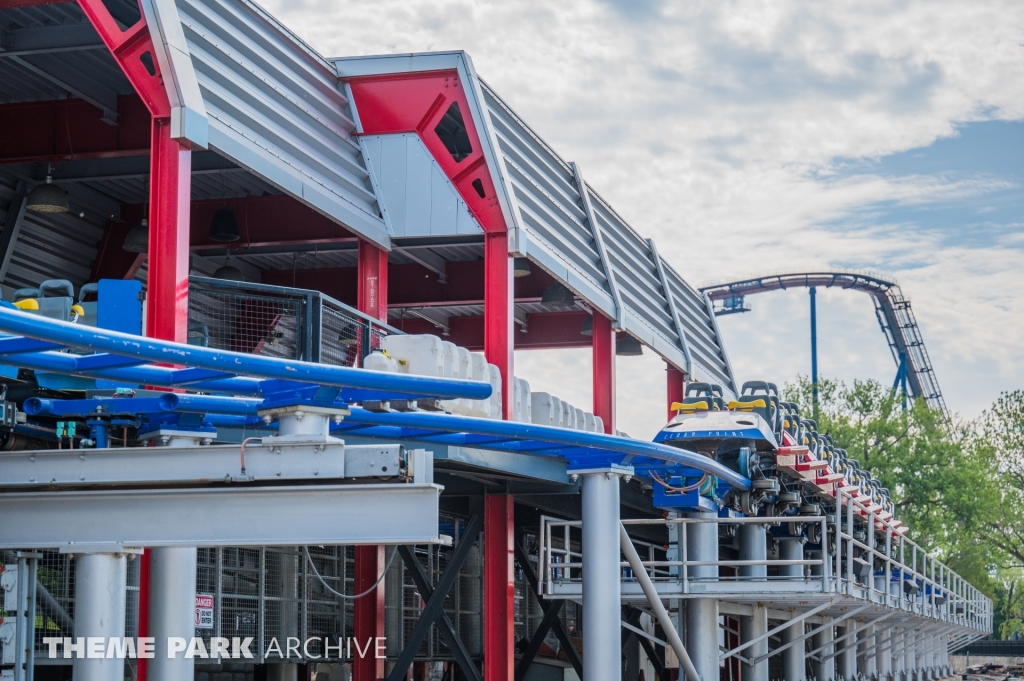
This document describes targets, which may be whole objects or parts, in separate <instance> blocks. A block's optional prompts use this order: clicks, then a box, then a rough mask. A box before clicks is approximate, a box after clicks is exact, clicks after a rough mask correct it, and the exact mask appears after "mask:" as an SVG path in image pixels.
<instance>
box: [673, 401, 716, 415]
mask: <svg viewBox="0 0 1024 681" xmlns="http://www.w3.org/2000/svg"><path fill="white" fill-rule="evenodd" d="M670 408H671V409H672V411H682V412H686V413H688V414H690V413H693V412H695V411H707V410H708V403H707V402H691V403H689V404H683V403H682V402H673V403H672V406H671V407H670Z"/></svg>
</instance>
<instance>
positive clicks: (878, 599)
mask: <svg viewBox="0 0 1024 681" xmlns="http://www.w3.org/2000/svg"><path fill="white" fill-rule="evenodd" d="M838 495H839V496H838V498H839V502H840V509H841V511H842V513H841V514H837V516H831V515H818V516H792V517H789V516H779V517H774V518H757V517H754V518H717V517H714V518H708V519H703V518H665V519H660V518H655V519H632V520H623V521H622V524H623V525H625V526H626V527H627V528H628V527H630V526H641V525H662V526H665V525H676V526H677V527H678V528H679V530H680V536H679V541H678V546H679V552H680V555H679V556H678V557H677V558H676V559H670V558H668V557H667V556H666V558H665V559H658V558H655V557H654V556H652V557H651V558H650V559H648V560H642V561H641V562H642V564H643V565H644V566H645V568H647V570H648V573H649V576H650V578H651V580H652V582H654V583H656V584H665V583H667V582H676V581H678V582H681V583H682V593H683V594H684V595H686V594H690V593H691V590H690V586H691V583H698V582H700V583H705V584H706V583H708V582H722V583H734V584H735V583H740V582H749V581H751V580H752V579H754V578H750V577H742V576H732V575H728V576H726V575H723V576H718V577H713V578H690V576H689V569H690V568H695V567H710V566H718V567H741V566H744V567H745V566H754V565H761V566H764V567H766V568H768V567H781V566H793V565H804V566H810V567H812V568H815V567H817V568H819V569H820V573H818V574H810V575H808V574H806V572H805V574H804V575H802V576H799V577H796V576H770V577H757V578H756V581H759V582H769V583H780V582H789V583H803V584H807V585H808V587H809V588H810V585H811V584H812V583H815V584H817V586H816V587H814V588H813V589H812V591H813V592H815V593H832V594H837V595H845V596H851V597H855V598H860V599H864V600H868V601H870V602H872V603H876V604H880V605H885V606H887V607H889V608H892V609H894V610H899V611H903V612H906V613H908V614H911V615H915V616H919V617H927V618H930V619H933V620H937V621H939V622H941V623H946V624H950V625H955V626H961V627H967V628H971V629H975V630H979V631H987V630H988V629H990V628H991V621H992V603H991V600H989V599H988V598H987V597H985V596H984V595H983V594H981V592H980V591H978V590H977V589H976V588H975V587H973V586H971V585H970V584H968V583H967V582H966V581H965V580H964V579H963V578H962V577H960V576H959V575H957V574H956V573H955V572H953V571H952V570H950V569H949V567H948V566H946V565H945V564H943V563H941V562H940V561H939V560H937V559H936V558H934V557H932V556H931V555H929V554H928V553H927V552H926V551H924V550H923V549H922V548H921V547H920V546H918V545H917V544H915V543H914V542H912V541H910V540H909V539H907V538H905V537H903V536H902V535H900V534H898V533H896V532H895V529H896V527H895V526H894V525H893V523H891V522H889V521H888V520H886V521H879V520H878V518H877V516H876V515H875V514H874V513H872V512H869V507H868V506H866V505H865V504H863V503H861V502H859V501H858V500H856V499H855V498H854V497H853V496H852V495H850V494H848V493H846V492H842V491H839V492H838ZM858 510H859V511H860V512H861V513H862V514H863V516H864V517H865V519H866V521H867V524H868V527H869V528H871V529H870V530H869V531H871V532H874V531H875V529H876V527H877V525H878V524H881V526H882V527H883V528H884V531H885V532H886V539H885V542H884V548H878V547H875V546H873V545H869V544H868V543H865V542H864V541H861V540H860V539H858V538H857V537H856V536H854V534H853V533H852V532H851V531H850V529H851V528H854V526H855V523H854V514H855V512H857V511H858ZM843 516H845V519H844V518H843ZM792 522H800V523H819V524H820V529H821V536H822V537H823V538H824V537H828V536H830V532H831V533H832V536H834V538H835V541H833V542H832V551H831V552H829V551H826V550H823V551H822V552H821V555H820V557H816V558H806V559H800V560H795V559H794V560H786V559H765V560H729V559H722V560H715V561H708V560H689V559H688V557H687V547H686V544H687V542H686V533H687V532H686V530H687V527H688V526H689V525H693V524H701V523H714V524H716V525H720V524H727V525H740V524H749V523H753V524H760V525H776V526H777V525H781V524H783V523H792ZM582 524H583V523H582V521H580V520H560V519H556V518H551V517H548V516H542V518H541V525H540V537H541V541H540V542H539V543H540V555H539V556H538V558H539V563H538V564H539V567H540V570H541V579H540V580H539V583H538V587H539V591H540V592H541V595H544V596H548V597H551V596H552V595H556V594H555V592H556V589H555V586H556V585H558V586H564V585H566V584H574V583H577V582H579V581H580V575H579V570H580V569H581V568H582V566H583V562H582V552H581V551H576V550H573V547H572V538H571V531H572V529H573V528H581V527H582ZM894 538H895V539H896V541H895V542H894V541H893V540H894ZM556 544H558V545H557V546H556ZM825 546H827V544H825ZM857 561H862V562H866V563H868V564H869V565H870V568H869V569H870V574H869V575H868V576H866V577H862V578H858V577H857V575H856V574H855V571H854V566H855V563H856V562H857ZM876 565H880V566H881V568H882V569H881V570H876V569H875V566H876ZM627 566H628V563H627V562H625V561H620V567H627ZM574 572H575V573H576V574H573V573H574ZM896 575H898V577H899V581H898V582H895V584H896V585H897V586H898V588H897V589H896V592H895V593H893V584H894V582H893V579H894V577H895V576H896ZM878 578H882V579H883V584H884V586H882V585H879V586H881V588H877V587H876V584H875V581H876V579H878ZM625 581H629V579H628V578H627V579H626V580H625ZM904 582H912V583H914V584H916V585H918V590H917V592H916V593H913V594H907V593H904V587H903V584H904ZM673 593H675V592H673ZM722 595H723V596H726V595H727V593H726V592H723V593H722ZM943 599H944V600H943ZM958 607H962V612H960V613H957V609H958Z"/></svg>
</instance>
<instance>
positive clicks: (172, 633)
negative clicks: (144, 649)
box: [75, 547, 197, 681]
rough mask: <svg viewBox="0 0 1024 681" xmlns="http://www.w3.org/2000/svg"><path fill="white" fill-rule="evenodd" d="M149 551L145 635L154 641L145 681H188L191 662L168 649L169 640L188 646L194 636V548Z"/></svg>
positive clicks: (169, 548)
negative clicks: (147, 618)
mask: <svg viewBox="0 0 1024 681" xmlns="http://www.w3.org/2000/svg"><path fill="white" fill-rule="evenodd" d="M149 550H150V551H151V552H152V555H151V556H150V559H149V571H150V572H149V579H150V582H149V584H150V586H149V635H150V636H152V637H154V638H155V639H156V640H155V645H154V656H153V659H151V660H150V661H149V681H192V679H193V678H195V665H194V661H193V660H192V659H191V658H186V657H185V653H184V652H178V653H177V654H175V655H173V656H169V655H168V646H169V643H170V640H171V639H172V638H181V639H184V640H185V642H186V643H188V642H189V641H190V640H191V639H192V637H193V636H195V632H196V628H195V608H196V561H197V551H196V549H195V548H194V547H185V548H183V547H173V548H172V547H162V548H154V549H149ZM75 621H76V622H77V621H78V617H77V615H76V617H75ZM76 681H77V677H76ZM118 681H120V677H119V678H118Z"/></svg>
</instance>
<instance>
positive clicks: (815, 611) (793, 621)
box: [718, 601, 832, 662]
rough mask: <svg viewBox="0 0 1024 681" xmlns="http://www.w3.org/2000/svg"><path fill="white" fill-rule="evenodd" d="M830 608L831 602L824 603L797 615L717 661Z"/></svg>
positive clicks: (726, 658) (719, 659) (725, 658)
mask: <svg viewBox="0 0 1024 681" xmlns="http://www.w3.org/2000/svg"><path fill="white" fill-rule="evenodd" d="M831 607H832V602H831V601H826V602H824V603H822V604H821V605H819V606H818V607H816V608H811V609H810V610H808V611H807V612H805V613H802V614H800V615H797V616H796V617H794V618H793V619H791V620H789V621H788V622H783V623H782V624H780V625H779V626H777V627H775V628H774V629H769V630H768V631H766V632H765V633H763V634H761V635H760V636H758V637H757V638H752V639H750V640H749V641H747V642H746V643H744V644H743V645H741V646H738V647H736V648H733V649H732V650H730V651H729V652H728V653H725V654H724V655H720V656H719V657H718V661H719V662H722V661H723V660H728V659H729V658H730V657H732V656H733V655H735V654H737V653H738V652H740V651H741V650H746V649H747V648H749V647H750V646H752V645H754V644H755V643H758V642H760V641H763V640H765V639H766V638H770V637H772V636H775V635H776V634H778V633H779V632H780V631H782V630H783V629H788V628H789V627H791V626H793V625H794V624H799V623H800V622H803V621H804V620H805V619H807V618H808V617H814V616H815V615H817V614H818V613H819V612H821V611H822V610H825V609H826V608H831Z"/></svg>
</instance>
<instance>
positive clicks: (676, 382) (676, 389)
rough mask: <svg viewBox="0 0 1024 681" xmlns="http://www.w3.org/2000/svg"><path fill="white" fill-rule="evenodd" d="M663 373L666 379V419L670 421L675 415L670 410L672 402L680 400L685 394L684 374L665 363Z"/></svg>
mask: <svg viewBox="0 0 1024 681" xmlns="http://www.w3.org/2000/svg"><path fill="white" fill-rule="evenodd" d="M665 375H666V377H667V379H668V384H667V385H666V388H667V390H666V391H665V402H666V404H665V407H666V408H667V409H668V420H669V421H671V420H672V418H673V417H674V416H675V415H676V413H675V412H674V411H672V404H673V403H674V402H682V401H683V396H684V395H685V394H686V374H684V373H683V372H682V371H680V370H679V369H676V368H675V367H674V366H672V365H671V364H667V365H665Z"/></svg>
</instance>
